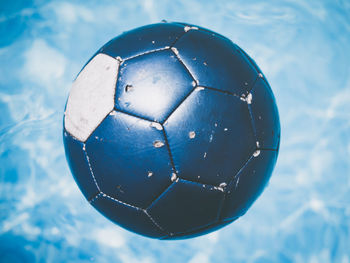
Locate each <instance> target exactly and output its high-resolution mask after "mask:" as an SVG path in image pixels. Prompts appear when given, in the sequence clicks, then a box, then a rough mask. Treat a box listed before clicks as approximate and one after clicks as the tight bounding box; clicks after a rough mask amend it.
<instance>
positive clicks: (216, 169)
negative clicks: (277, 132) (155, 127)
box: [164, 88, 256, 186]
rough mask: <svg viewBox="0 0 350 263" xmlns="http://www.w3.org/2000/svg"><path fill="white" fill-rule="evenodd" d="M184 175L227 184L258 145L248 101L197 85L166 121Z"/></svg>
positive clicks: (177, 163) (165, 125) (171, 142)
mask: <svg viewBox="0 0 350 263" xmlns="http://www.w3.org/2000/svg"><path fill="white" fill-rule="evenodd" d="M164 128H165V132H166V134H167V137H168V142H169V146H170V150H171V153H172V156H173V159H174V164H175V168H176V170H177V171H178V175H179V177H180V178H184V179H187V180H190V181H199V182H202V183H206V184H212V185H217V186H219V185H220V184H221V185H222V184H227V183H228V181H229V179H230V178H231V177H233V176H234V175H235V174H236V173H237V172H238V171H239V169H240V168H241V167H242V166H243V165H244V163H245V162H246V161H247V160H248V159H249V157H250V156H251V155H252V154H253V152H254V150H255V148H256V142H255V138H254V133H253V128H252V126H251V118H250V115H249V111H248V106H247V103H246V102H244V101H242V100H240V99H239V98H237V97H235V96H232V95H228V94H225V93H221V92H218V91H214V90H209V89H200V88H197V89H196V90H195V91H193V92H192V93H191V95H190V96H189V97H188V98H187V99H186V100H185V101H184V102H183V103H182V104H181V105H180V106H179V108H177V109H176V110H175V111H174V112H173V114H171V115H170V117H169V118H168V120H167V121H166V122H165V124H164Z"/></svg>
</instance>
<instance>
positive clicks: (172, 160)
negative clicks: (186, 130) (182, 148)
mask: <svg viewBox="0 0 350 263" xmlns="http://www.w3.org/2000/svg"><path fill="white" fill-rule="evenodd" d="M162 127H163V129H162V132H163V136H164V141H165V145H166V148H167V150H168V155H169V158H170V163H171V166H172V170H173V172H174V173H176V174H177V171H176V168H175V163H174V158H173V154H172V153H171V150H170V144H169V141H168V137H167V135H166V132H165V128H164V126H163V125H162Z"/></svg>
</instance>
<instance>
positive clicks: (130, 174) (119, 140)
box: [86, 111, 172, 207]
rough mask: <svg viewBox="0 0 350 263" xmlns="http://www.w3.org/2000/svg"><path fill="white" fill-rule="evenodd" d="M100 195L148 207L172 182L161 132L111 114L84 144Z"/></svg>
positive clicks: (141, 121) (144, 124)
mask: <svg viewBox="0 0 350 263" xmlns="http://www.w3.org/2000/svg"><path fill="white" fill-rule="evenodd" d="M86 152H87V154H88V156H89V160H90V164H91V167H92V170H93V173H94V176H95V178H96V181H97V183H98V185H99V187H100V189H101V191H102V192H104V193H106V194H108V195H110V196H112V197H114V198H116V199H118V200H120V201H122V202H125V203H128V204H132V205H134V206H138V207H147V206H148V205H149V204H150V203H151V202H152V201H153V200H154V199H155V198H156V197H157V196H158V195H159V194H160V193H161V192H162V191H163V190H165V189H166V188H167V187H168V186H169V185H170V183H171V180H170V178H171V174H172V167H171V162H170V158H169V154H168V150H167V147H166V146H165V145H164V136H163V133H162V131H160V130H158V129H157V128H155V127H152V126H151V122H148V121H145V120H143V119H139V118H136V117H133V116H130V115H127V114H124V113H121V112H116V111H114V112H113V113H112V114H110V115H109V116H107V118H106V119H105V120H104V121H103V122H102V123H101V124H100V125H99V127H98V128H97V129H96V130H95V131H94V133H93V134H92V136H91V137H90V138H89V139H88V140H87V142H86Z"/></svg>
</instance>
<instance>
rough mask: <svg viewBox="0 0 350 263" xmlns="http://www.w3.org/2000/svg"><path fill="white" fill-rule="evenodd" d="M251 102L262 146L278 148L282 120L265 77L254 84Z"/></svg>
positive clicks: (258, 138)
mask: <svg viewBox="0 0 350 263" xmlns="http://www.w3.org/2000/svg"><path fill="white" fill-rule="evenodd" d="M251 94H252V102H251V104H250V107H251V112H252V117H253V120H254V125H255V129H256V137H257V140H258V141H259V145H260V147H261V148H266V149H277V148H278V145H279V140H280V133H281V128H280V121H279V116H278V110H277V106H276V101H275V97H274V96H273V93H272V91H271V88H270V87H269V85H268V84H267V82H266V81H265V80H264V79H261V78H259V80H258V81H257V82H256V84H255V85H254V87H253V89H252V91H251Z"/></svg>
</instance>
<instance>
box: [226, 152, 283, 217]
mask: <svg viewBox="0 0 350 263" xmlns="http://www.w3.org/2000/svg"><path fill="white" fill-rule="evenodd" d="M276 158H277V152H276V151H270V150H261V151H260V152H259V155H258V156H255V157H254V156H253V157H252V158H251V159H250V160H249V162H248V163H247V165H246V166H245V167H244V168H243V169H242V170H241V171H240V173H239V174H237V176H236V177H235V180H232V182H231V183H230V184H229V185H228V186H227V188H226V197H225V202H224V205H223V208H222V211H221V218H223V219H228V218H237V216H242V215H243V214H244V213H245V212H246V211H247V210H248V208H249V207H250V206H251V205H252V204H253V202H254V201H255V200H256V199H257V198H258V197H259V195H260V194H261V193H262V191H263V190H264V188H265V186H266V184H267V182H268V180H269V179H270V176H271V173H272V170H273V168H274V166H275V162H276Z"/></svg>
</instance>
